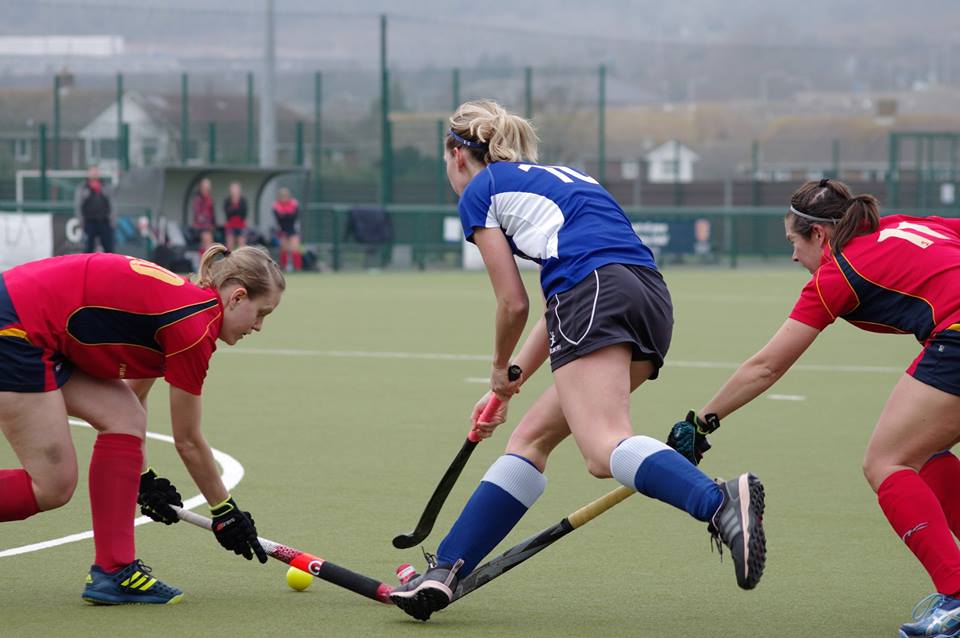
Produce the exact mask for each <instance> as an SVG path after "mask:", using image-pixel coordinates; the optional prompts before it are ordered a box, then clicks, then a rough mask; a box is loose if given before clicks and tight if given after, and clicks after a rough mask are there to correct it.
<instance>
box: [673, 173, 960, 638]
mask: <svg viewBox="0 0 960 638" xmlns="http://www.w3.org/2000/svg"><path fill="white" fill-rule="evenodd" d="M784 226H785V229H786V236H787V240H788V241H789V242H790V243H791V244H792V245H793V260H794V261H796V262H799V263H800V264H802V265H803V266H804V267H805V268H806V269H807V270H809V271H810V273H811V274H812V275H813V277H812V278H811V279H810V281H809V282H808V283H807V285H806V286H805V287H804V289H803V292H802V293H801V294H800V298H799V300H798V301H797V303H796V305H795V306H794V308H793V311H792V312H791V313H790V316H789V317H788V318H787V320H786V321H785V322H784V324H783V325H782V326H781V327H780V329H779V330H778V331H777V332H776V333H775V334H774V335H773V337H772V338H771V339H770V341H769V342H768V343H767V344H766V345H765V346H764V347H763V348H761V349H760V351H759V352H757V353H756V354H755V355H753V356H752V357H750V358H749V359H747V360H746V361H745V362H744V363H743V364H741V365H740V367H739V368H738V369H737V371H736V372H734V373H733V375H732V376H731V377H730V379H728V380H727V382H726V383H725V384H724V385H723V387H722V388H720V390H719V391H718V392H717V393H716V395H715V396H714V397H713V398H712V399H711V400H710V401H709V402H708V403H707V404H706V405H705V406H704V407H703V409H702V410H700V411H699V413H697V414H695V413H693V412H691V413H690V415H689V416H688V417H687V419H686V420H685V421H681V422H680V423H677V424H676V425H675V426H674V428H673V431H672V432H671V435H670V440H669V441H668V442H669V443H671V445H673V446H674V447H677V449H679V450H680V451H682V452H684V454H685V455H686V456H687V457H688V458H689V459H690V460H691V461H692V462H694V463H698V462H699V461H700V458H701V457H702V456H703V452H705V451H706V450H707V449H709V444H708V443H707V442H706V434H709V433H710V432H712V431H713V430H715V429H716V428H717V427H719V424H720V419H722V418H725V417H726V416H727V415H728V414H730V413H732V412H733V411H734V410H737V409H738V408H740V407H741V406H743V405H745V404H747V403H749V402H750V401H752V400H753V399H755V398H757V397H758V396H760V395H761V394H763V393H764V392H765V391H766V390H767V389H768V388H769V387H770V386H772V385H773V384H774V383H775V382H776V381H777V380H778V379H779V378H780V377H781V376H783V374H784V373H785V372H786V371H787V370H788V369H789V368H790V367H791V366H792V365H793V364H794V363H795V362H796V361H797V359H798V358H799V357H800V355H801V354H803V352H804V351H805V350H806V349H807V348H808V347H809V346H810V344H812V343H813V341H814V340H815V339H816V338H817V336H818V335H819V334H820V332H821V331H822V330H823V329H824V328H826V327H827V326H828V325H830V324H831V323H833V322H834V321H835V320H836V319H837V318H838V317H839V318H842V319H845V320H847V321H849V322H850V323H852V324H853V325H855V326H857V327H859V328H863V329H865V330H869V331H872V332H887V333H899V334H913V335H914V336H916V338H917V340H918V341H919V342H920V343H921V344H922V349H921V351H920V354H919V355H918V356H917V357H916V359H914V360H913V362H912V363H911V364H910V366H909V367H908V368H907V370H906V372H905V373H904V374H903V376H901V378H900V380H899V381H898V382H897V384H896V386H894V388H893V392H892V393H891V394H890V397H889V398H888V399H887V403H886V405H885V406H884V408H883V411H882V413H881V414H880V419H879V421H878V422H877V424H876V427H875V429H874V431H873V435H872V436H871V437H870V442H869V444H868V445H867V451H866V454H865V456H864V460H863V472H864V475H865V476H866V479H867V482H868V483H870V486H871V487H872V488H873V490H874V491H875V492H876V493H877V498H878V500H879V503H880V508H881V509H882V510H883V513H884V514H885V515H886V517H887V520H889V521H890V524H891V525H892V526H893V529H894V531H896V533H897V536H899V537H900V538H901V539H902V540H903V542H904V543H905V544H906V545H907V547H908V548H910V551H912V552H913V553H914V554H915V555H916V557H917V558H918V559H919V560H920V562H921V563H922V564H923V566H924V568H925V569H926V570H927V572H928V573H929V575H930V578H931V579H932V580H933V583H934V585H935V587H936V589H937V592H938V593H937V594H934V595H932V596H929V597H928V600H927V601H926V602H925V604H924V605H921V606H918V609H917V611H918V612H919V613H915V618H914V620H915V621H916V622H912V623H908V624H905V625H903V626H902V627H901V628H900V635H901V636H902V637H910V636H958V635H960V597H958V595H960V549H957V545H956V543H955V541H954V539H953V536H951V532H952V533H953V534H954V535H957V536H960V491H958V490H957V489H956V486H957V485H960V461H958V459H957V457H956V456H954V455H953V454H952V453H951V452H950V451H949V450H950V448H951V447H952V446H953V445H954V444H955V443H957V442H958V441H960V220H957V219H944V218H941V217H908V216H905V215H890V216H886V217H880V215H879V212H878V204H877V200H876V199H875V198H874V197H873V196H871V195H857V196H853V195H852V194H851V193H850V190H849V189H848V188H847V186H846V185H845V184H843V183H842V182H839V181H837V180H831V179H823V180H820V181H819V182H816V181H812V182H807V183H806V184H804V185H803V186H801V187H800V188H799V189H798V190H797V191H796V192H795V193H794V194H793V197H792V198H791V200H790V210H789V212H788V213H787V215H786V218H785V220H784ZM907 265H909V266H908V267H905V266H907ZM920 607H923V609H922V610H921V609H920Z"/></svg>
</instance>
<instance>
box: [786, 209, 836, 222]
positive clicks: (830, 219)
mask: <svg viewBox="0 0 960 638" xmlns="http://www.w3.org/2000/svg"><path fill="white" fill-rule="evenodd" d="M790 212H791V213H793V214H794V215H796V216H797V217H803V218H804V219H809V220H810V221H812V222H824V223H827V224H836V223H837V222H839V221H840V220H839V219H838V218H836V217H814V216H813V215H808V214H807V213H801V212H800V211H798V210H797V209H796V208H794V207H793V206H791V207H790Z"/></svg>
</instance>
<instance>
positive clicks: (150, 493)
mask: <svg viewBox="0 0 960 638" xmlns="http://www.w3.org/2000/svg"><path fill="white" fill-rule="evenodd" d="M137 504H138V505H139V506H140V513H141V514H143V515H144V516H149V517H150V518H152V519H153V520H155V521H157V522H158V523H163V524H164V525H173V524H174V523H178V522H180V518H179V517H178V516H177V513H176V512H175V511H173V508H172V507H170V506H171V505H176V506H177V507H183V499H181V498H180V492H178V491H177V488H175V487H174V486H173V484H172V483H171V482H170V481H168V480H167V479H165V478H163V477H160V476H157V473H156V472H154V471H153V468H152V467H148V468H147V469H146V471H145V472H144V473H143V474H141V475H140V491H139V492H138V493H137Z"/></svg>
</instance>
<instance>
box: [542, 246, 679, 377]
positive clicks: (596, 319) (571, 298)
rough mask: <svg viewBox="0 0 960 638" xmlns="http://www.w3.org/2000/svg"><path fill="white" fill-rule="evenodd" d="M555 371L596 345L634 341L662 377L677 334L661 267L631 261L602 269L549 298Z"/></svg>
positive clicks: (639, 356)
mask: <svg viewBox="0 0 960 638" xmlns="http://www.w3.org/2000/svg"><path fill="white" fill-rule="evenodd" d="M546 320H547V339H548V343H549V345H550V367H551V369H553V370H556V369H557V368H559V367H561V366H563V365H564V364H566V363H569V362H570V361H573V360H574V359H578V358H580V357H582V356H585V355H587V354H590V353H591V352H594V351H595V350H599V349H601V348H605V347H607V346H610V345H613V344H616V343H628V344H630V347H631V348H632V349H633V360H634V361H644V360H647V361H652V362H653V364H654V366H655V370H654V372H653V374H652V375H651V376H650V378H651V379H656V378H657V375H658V374H659V371H660V368H661V367H663V359H664V357H665V356H666V355H667V349H668V348H669V347H670V337H671V335H672V334H673V304H672V303H671V301H670V293H669V291H667V285H666V284H665V283H664V281H663V277H662V276H661V275H660V273H659V272H657V271H656V270H652V269H650V268H644V267H643V266H633V265H625V264H608V265H606V266H602V267H600V268H597V269H596V270H594V271H593V272H592V273H590V274H589V275H587V276H586V277H585V278H584V279H583V280H582V281H581V282H580V283H578V284H577V285H576V286H574V287H573V288H571V289H570V290H567V291H565V292H561V293H559V294H556V295H553V296H552V297H550V298H549V299H548V300H547V311H546Z"/></svg>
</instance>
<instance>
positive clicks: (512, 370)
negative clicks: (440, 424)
mask: <svg viewBox="0 0 960 638" xmlns="http://www.w3.org/2000/svg"><path fill="white" fill-rule="evenodd" d="M521 374H523V370H521V369H520V366H517V365H512V366H510V367H509V368H508V369H507V377H508V378H509V379H510V380H511V381H516V380H517V379H519V378H520V375H521ZM501 403H502V402H501V401H500V399H499V398H497V395H495V394H494V395H491V396H490V400H489V401H487V405H485V406H484V407H483V412H481V413H480V416H479V418H478V419H477V420H478V421H479V422H481V423H488V422H489V421H490V419H492V418H493V415H494V413H496V411H497V410H498V409H500V405H501ZM480 440H481V439H480V435H479V434H478V433H477V431H476V430H472V429H471V430H470V433H469V434H467V440H466V441H464V442H463V446H462V447H461V448H460V451H459V452H457V456H456V457H454V459H453V462H452V463H450V467H448V468H447V471H446V472H444V474H443V478H441V479H440V482H439V483H437V487H436V489H434V490H433V495H432V496H431V497H430V500H429V501H427V506H426V507H425V508H424V509H423V514H421V515H420V520H419V521H417V526H416V528H414V529H413V531H411V532H407V533H406V534H397V535H396V536H394V537H393V546H394V547H396V548H397V549H407V548H410V547H414V546H416V545H418V544H419V543H421V542H422V541H423V539H425V538H426V537H427V536H429V535H430V532H431V530H433V524H434V523H436V522H437V516H438V515H439V514H440V509H441V508H442V507H443V503H444V501H446V500H447V496H448V495H449V494H450V490H452V489H453V486H454V484H455V483H456V482H457V479H458V478H459V477H460V473H461V472H462V471H463V468H464V466H465V465H466V464H467V461H468V460H470V455H471V454H473V450H474V448H476V447H477V443H479V442H480Z"/></svg>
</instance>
